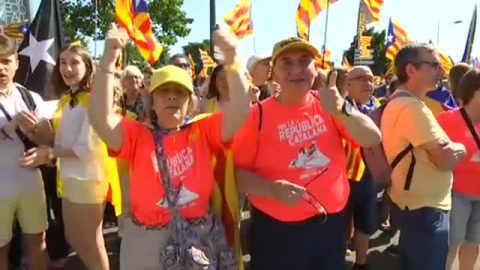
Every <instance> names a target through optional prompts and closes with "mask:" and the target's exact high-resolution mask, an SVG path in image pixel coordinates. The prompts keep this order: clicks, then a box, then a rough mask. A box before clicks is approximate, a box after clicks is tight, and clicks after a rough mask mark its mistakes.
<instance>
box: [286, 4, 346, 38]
mask: <svg viewBox="0 0 480 270" xmlns="http://www.w3.org/2000/svg"><path fill="white" fill-rule="evenodd" d="M337 1H338V0H300V3H299V4H298V8H297V14H296V16H295V21H296V22H297V35H298V37H300V38H303V39H305V40H309V36H308V35H309V29H310V24H311V22H312V21H313V20H314V19H315V18H316V17H317V16H318V14H320V12H322V10H324V9H326V8H328V7H329V5H331V4H334V3H335V2H337Z"/></svg>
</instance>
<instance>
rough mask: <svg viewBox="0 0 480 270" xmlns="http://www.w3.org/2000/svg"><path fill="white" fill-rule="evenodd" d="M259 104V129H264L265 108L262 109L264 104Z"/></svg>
mask: <svg viewBox="0 0 480 270" xmlns="http://www.w3.org/2000/svg"><path fill="white" fill-rule="evenodd" d="M257 104H258V115H259V119H258V131H260V130H262V122H263V109H262V104H261V103H260V102H258V103H257Z"/></svg>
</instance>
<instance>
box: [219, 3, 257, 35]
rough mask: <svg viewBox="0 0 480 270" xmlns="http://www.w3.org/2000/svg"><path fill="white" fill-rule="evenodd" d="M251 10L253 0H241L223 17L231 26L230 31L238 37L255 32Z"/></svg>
mask: <svg viewBox="0 0 480 270" xmlns="http://www.w3.org/2000/svg"><path fill="white" fill-rule="evenodd" d="M251 10H252V1H251V0H240V1H239V2H238V4H237V6H236V7H235V8H234V9H233V10H232V11H230V12H229V13H227V15H225V17H224V18H223V20H224V21H225V23H227V24H228V25H229V26H230V31H231V32H232V33H233V34H234V35H235V36H236V37H237V38H238V39H242V38H244V37H246V36H248V35H251V34H253V23H252V14H251V13H252V12H251Z"/></svg>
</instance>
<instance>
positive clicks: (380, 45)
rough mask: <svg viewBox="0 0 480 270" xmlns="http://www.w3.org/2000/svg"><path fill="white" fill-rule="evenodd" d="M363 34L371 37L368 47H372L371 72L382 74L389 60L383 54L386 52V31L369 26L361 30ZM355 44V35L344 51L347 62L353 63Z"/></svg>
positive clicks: (385, 70) (386, 68)
mask: <svg viewBox="0 0 480 270" xmlns="http://www.w3.org/2000/svg"><path fill="white" fill-rule="evenodd" d="M363 35H364V36H371V37H372V45H371V46H370V49H373V61H374V64H373V65H370V68H371V69H372V72H373V74H375V75H382V74H385V73H386V72H387V70H388V66H389V65H390V60H388V59H387V57H386V56H385V54H386V52H387V45H386V40H385V38H386V32H385V30H384V31H382V32H375V31H374V29H373V28H370V29H368V30H366V31H364V32H363ZM356 45H357V36H354V37H353V42H352V43H351V44H350V48H349V49H348V50H347V51H345V52H344V57H346V58H347V60H348V62H349V63H351V64H352V65H353V63H354V61H353V60H354V58H355V47H356Z"/></svg>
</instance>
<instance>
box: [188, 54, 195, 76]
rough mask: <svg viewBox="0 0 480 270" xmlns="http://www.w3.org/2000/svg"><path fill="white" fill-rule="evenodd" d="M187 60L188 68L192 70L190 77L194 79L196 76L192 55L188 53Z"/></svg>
mask: <svg viewBox="0 0 480 270" xmlns="http://www.w3.org/2000/svg"><path fill="white" fill-rule="evenodd" d="M188 62H190V70H191V71H192V77H193V79H195V77H196V76H197V73H196V68H195V67H196V65H195V61H193V58H192V55H191V54H188Z"/></svg>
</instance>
